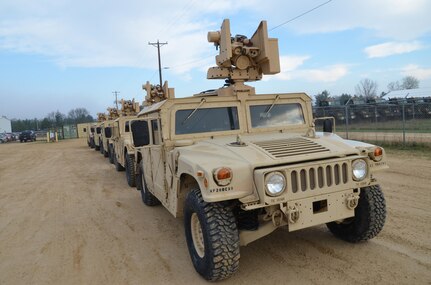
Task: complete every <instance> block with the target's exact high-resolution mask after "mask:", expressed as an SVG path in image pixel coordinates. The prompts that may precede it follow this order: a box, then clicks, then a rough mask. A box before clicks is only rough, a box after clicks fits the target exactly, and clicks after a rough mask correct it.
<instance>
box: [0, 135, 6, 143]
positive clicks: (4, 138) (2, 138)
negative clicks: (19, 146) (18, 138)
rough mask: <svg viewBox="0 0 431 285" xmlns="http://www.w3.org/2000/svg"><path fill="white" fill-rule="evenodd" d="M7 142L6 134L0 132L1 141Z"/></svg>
mask: <svg viewBox="0 0 431 285" xmlns="http://www.w3.org/2000/svg"><path fill="white" fill-rule="evenodd" d="M6 142H7V138H6V135H5V134H0V143H6Z"/></svg>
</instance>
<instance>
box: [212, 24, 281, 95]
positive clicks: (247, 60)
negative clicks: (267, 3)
mask: <svg viewBox="0 0 431 285" xmlns="http://www.w3.org/2000/svg"><path fill="white" fill-rule="evenodd" d="M208 41H209V42H212V43H214V45H215V46H216V48H219V50H220V54H219V55H217V56H216V64H217V66H216V67H211V68H209V69H208V73H207V78H208V79H226V83H227V84H226V85H227V86H228V88H220V89H219V90H217V95H234V94H237V93H238V92H243V93H244V92H246V93H248V94H255V91H254V88H253V87H251V86H247V85H244V82H247V81H257V80H261V79H262V75H263V74H277V73H279V72H280V58H279V53H278V39H276V38H268V28H267V23H266V21H262V22H260V24H259V26H258V28H257V30H256V31H255V33H254V34H253V36H252V37H251V38H250V39H249V38H247V37H246V36H243V35H236V36H235V37H231V34H230V22H229V20H228V19H225V20H224V21H223V24H222V26H221V29H220V31H216V32H208Z"/></svg>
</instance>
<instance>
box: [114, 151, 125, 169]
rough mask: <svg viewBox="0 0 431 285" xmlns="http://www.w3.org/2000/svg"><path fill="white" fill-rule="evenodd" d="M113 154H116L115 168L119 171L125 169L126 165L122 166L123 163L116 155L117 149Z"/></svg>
mask: <svg viewBox="0 0 431 285" xmlns="http://www.w3.org/2000/svg"><path fill="white" fill-rule="evenodd" d="M112 155H113V156H114V165H115V170H117V171H123V170H124V167H123V166H121V164H120V163H119V162H118V160H117V155H116V153H115V151H114V152H113V154H112Z"/></svg>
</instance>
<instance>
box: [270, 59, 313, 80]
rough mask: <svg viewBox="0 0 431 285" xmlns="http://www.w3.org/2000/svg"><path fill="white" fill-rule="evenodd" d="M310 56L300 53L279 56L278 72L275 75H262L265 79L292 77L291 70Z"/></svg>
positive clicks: (288, 78) (286, 78)
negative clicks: (298, 54) (297, 54)
mask: <svg viewBox="0 0 431 285" xmlns="http://www.w3.org/2000/svg"><path fill="white" fill-rule="evenodd" d="M309 58H310V56H308V55H300V56H295V55H294V56H287V55H284V56H280V73H278V74H276V75H275V76H270V77H264V79H265V80H269V79H270V78H274V79H280V80H291V79H292V78H293V71H294V70H296V69H297V68H298V67H299V66H301V65H303V64H304V62H305V61H306V60H308V59H309Z"/></svg>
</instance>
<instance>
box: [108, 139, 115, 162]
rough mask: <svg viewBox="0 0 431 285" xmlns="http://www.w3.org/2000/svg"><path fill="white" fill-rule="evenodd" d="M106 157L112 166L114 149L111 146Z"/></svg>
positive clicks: (110, 145)
mask: <svg viewBox="0 0 431 285" xmlns="http://www.w3.org/2000/svg"><path fill="white" fill-rule="evenodd" d="M108 157H109V162H110V163H112V164H114V147H113V146H112V144H109V146H108Z"/></svg>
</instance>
